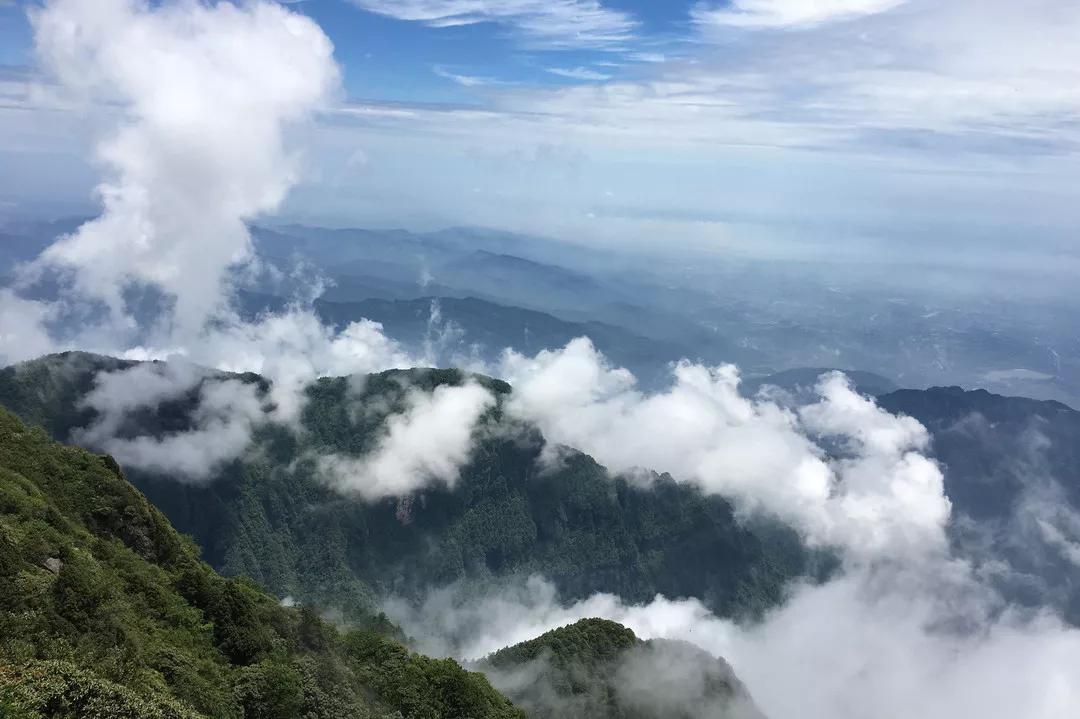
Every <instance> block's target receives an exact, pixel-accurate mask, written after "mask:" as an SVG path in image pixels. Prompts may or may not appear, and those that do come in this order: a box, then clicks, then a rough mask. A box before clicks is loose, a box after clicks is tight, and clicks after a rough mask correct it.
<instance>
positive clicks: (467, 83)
mask: <svg viewBox="0 0 1080 719" xmlns="http://www.w3.org/2000/svg"><path fill="white" fill-rule="evenodd" d="M433 72H434V73H435V74H436V75H438V76H439V77H441V78H445V79H447V80H450V81H451V82H455V83H457V84H458V85H461V86H462V87H483V86H484V85H497V84H499V81H498V80H496V79H495V78H491V77H480V76H478V75H462V74H460V73H456V72H451V71H450V70H447V69H446V68H445V67H442V66H441V65H436V66H435V67H434V68H433Z"/></svg>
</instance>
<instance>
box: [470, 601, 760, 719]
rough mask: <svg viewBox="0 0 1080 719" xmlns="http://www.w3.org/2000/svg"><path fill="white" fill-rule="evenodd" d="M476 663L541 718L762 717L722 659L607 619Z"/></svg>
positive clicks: (575, 626) (558, 631) (563, 630)
mask: <svg viewBox="0 0 1080 719" xmlns="http://www.w3.org/2000/svg"><path fill="white" fill-rule="evenodd" d="M477 668H479V669H481V670H482V671H483V672H485V673H486V674H487V676H488V677H489V678H490V679H491V681H492V682H493V683H494V684H495V685H496V686H497V687H499V688H500V690H501V691H503V692H504V693H505V694H506V695H507V696H509V697H510V698H511V699H513V701H514V702H515V703H516V704H518V705H519V706H521V707H522V708H524V709H525V710H526V711H528V713H529V716H530V717H534V718H535V719H761V713H760V712H758V710H757V709H756V708H755V707H754V703H753V701H752V700H751V698H750V695H749V694H748V693H747V691H746V689H745V687H743V685H742V683H741V682H740V681H739V680H738V679H737V678H736V677H735V674H734V672H733V671H732V670H731V667H729V666H728V664H727V662H725V661H724V660H722V659H717V658H716V657H713V656H711V655H710V654H708V653H707V652H705V651H703V650H701V649H699V648H698V647H695V646H694V645H692V644H687V643H685V642H678V641H668V640H662V639H652V640H648V641H642V640H641V639H638V638H637V637H636V636H635V635H634V632H632V631H631V630H629V629H627V628H625V627H623V626H620V625H619V624H616V623H614V622H610V621H605V620H601V619H583V620H581V621H579V622H577V623H576V624H573V625H571V626H567V627H562V628H561V629H555V630H553V631H550V632H548V633H546V634H544V635H542V636H540V637H537V638H536V639H532V640H530V641H526V642H522V643H521V644H516V645H514V646H512V647H508V648H506V649H502V650H500V651H498V652H496V653H494V654H492V655H491V656H489V657H487V658H485V659H484V660H482V661H480V662H478V664H477Z"/></svg>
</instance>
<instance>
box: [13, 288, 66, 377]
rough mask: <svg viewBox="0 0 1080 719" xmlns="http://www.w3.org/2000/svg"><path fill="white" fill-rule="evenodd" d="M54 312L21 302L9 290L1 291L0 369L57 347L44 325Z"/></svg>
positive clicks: (21, 300) (33, 302)
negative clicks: (0, 366)
mask: <svg viewBox="0 0 1080 719" xmlns="http://www.w3.org/2000/svg"><path fill="white" fill-rule="evenodd" d="M55 310H56V308H54V307H52V306H50V305H48V304H46V303H42V302H35V301H33V300H26V299H22V298H21V297H19V296H18V295H16V294H15V293H14V292H12V291H11V290H9V289H0V365H2V366H6V365H9V364H14V363H15V362H22V361H23V360H28V359H32V358H34V357H38V356H40V355H43V354H46V353H48V352H52V351H54V349H55V347H56V345H55V343H54V342H53V340H52V338H51V337H50V336H49V333H48V331H47V330H46V329H45V323H46V322H47V321H49V320H50V319H51V318H52V317H53V316H55V314H56V311H55Z"/></svg>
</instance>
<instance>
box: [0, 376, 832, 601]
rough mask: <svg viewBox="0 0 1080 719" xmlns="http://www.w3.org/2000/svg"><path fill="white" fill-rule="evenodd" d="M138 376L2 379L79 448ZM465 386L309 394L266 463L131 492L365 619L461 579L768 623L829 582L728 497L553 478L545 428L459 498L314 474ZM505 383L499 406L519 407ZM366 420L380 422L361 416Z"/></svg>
mask: <svg viewBox="0 0 1080 719" xmlns="http://www.w3.org/2000/svg"><path fill="white" fill-rule="evenodd" d="M127 366H131V365H126V364H125V365H120V364H117V361H116V360H110V359H107V358H96V357H94V356H92V355H61V356H52V357H47V358H43V359H41V360H36V361H33V362H30V363H25V364H23V365H19V366H17V367H11V368H7V369H5V370H2V371H0V404H3V405H6V406H7V407H9V408H10V409H12V410H13V411H15V412H16V413H17V414H19V415H20V416H21V417H24V418H25V419H27V420H28V421H30V422H34V423H39V424H42V425H43V426H45V427H46V428H47V429H48V431H49V432H50V433H51V434H53V436H54V437H56V438H57V439H60V440H68V439H70V438H71V437H72V435H73V430H75V429H76V428H78V427H82V426H86V425H87V424H89V423H90V422H92V421H93V419H94V417H93V412H92V410H86V409H80V401H81V398H82V397H84V396H85V395H86V392H88V391H89V390H90V388H91V387H92V386H93V381H94V377H95V376H96V373H97V372H98V371H99V370H102V369H104V370H111V369H115V368H117V367H127ZM241 379H242V381H246V382H260V381H265V380H261V378H258V377H257V376H254V375H250V376H244V377H242V378H241ZM464 379H465V375H463V374H462V373H460V372H457V371H453V370H444V371H409V372H389V373H382V374H379V375H373V376H370V377H368V378H366V380H365V381H363V382H362V383H357V382H351V381H350V380H349V379H347V378H325V379H322V380H319V381H317V382H316V383H314V384H313V385H312V386H311V387H310V388H309V389H308V395H307V405H306V407H305V409H304V412H303V419H302V425H303V428H304V432H303V433H302V436H297V435H295V434H293V433H292V432H289V431H285V430H283V429H281V428H276V427H272V426H270V427H265V428H262V429H260V430H259V431H258V432H257V435H256V444H257V446H258V449H257V451H252V452H249V453H248V454H247V455H245V457H244V458H242V459H241V460H238V461H235V462H232V463H230V464H228V465H227V466H225V467H223V468H222V470H221V471H220V472H218V473H217V474H216V475H215V476H214V477H213V478H212V480H213V481H211V482H208V483H204V484H200V485H191V484H183V483H180V482H177V481H175V480H174V479H172V478H170V477H167V476H161V475H154V474H148V473H145V472H138V471H134V470H128V476H129V478H130V479H131V481H132V482H133V483H134V484H135V485H136V486H137V487H138V488H139V489H140V490H141V491H143V492H144V493H145V494H146V495H147V496H148V497H149V498H150V500H151V501H152V502H153V503H154V504H155V505H156V506H158V507H159V508H160V509H161V510H162V511H163V512H165V514H166V515H167V516H168V517H169V519H170V520H171V521H172V522H173V524H174V525H175V526H176V527H177V528H178V529H179V530H180V531H182V532H184V533H185V534H189V535H190V536H192V537H193V538H194V539H195V541H196V543H197V544H198V545H199V546H200V547H201V548H202V550H203V556H204V557H205V558H206V560H207V561H208V562H209V563H210V564H211V565H212V566H213V567H215V569H218V570H219V571H221V572H223V573H224V574H226V575H228V576H248V577H251V578H252V579H254V580H255V581H257V582H258V583H259V584H260V585H262V586H264V587H266V588H267V589H268V590H270V591H271V592H272V593H274V594H276V595H277V596H280V597H286V596H289V597H293V598H295V599H297V600H299V601H302V602H311V603H315V604H318V605H320V606H326V607H333V608H335V609H339V610H341V611H343V612H344V613H345V616H347V617H351V618H353V619H355V620H358V621H363V620H364V618H365V616H366V615H367V614H369V613H370V611H371V610H372V608H373V607H375V606H376V605H377V604H378V602H379V600H380V599H382V598H385V597H388V596H391V595H393V596H398V597H403V598H406V599H409V598H419V597H422V596H423V595H424V594H425V593H426V592H428V591H429V590H430V589H431V588H432V587H438V586H443V585H446V584H450V583H453V582H456V581H459V580H466V579H467V580H469V581H470V582H474V583H477V582H484V581H502V580H506V579H510V578H516V577H524V576H529V575H532V574H541V575H543V576H545V577H547V578H549V579H550V580H552V581H553V582H554V583H555V584H556V586H557V588H558V589H559V591H560V593H561V594H562V595H563V596H564V597H565V598H567V599H575V598H581V597H586V596H589V595H591V594H593V593H595V592H597V591H607V592H612V593H616V594H618V595H620V596H622V597H624V598H625V599H627V600H628V601H639V602H646V601H649V600H651V599H652V598H653V597H654V596H655V595H656V594H664V595H666V596H670V597H689V596H693V597H697V598H700V599H702V600H703V601H704V602H706V603H707V604H708V605H709V606H710V608H712V609H713V610H714V611H717V612H719V613H721V614H724V615H728V616H732V615H745V614H759V613H760V612H762V611H763V610H765V609H767V608H768V607H771V606H774V605H776V604H778V603H779V602H780V601H781V600H782V598H783V592H784V586H785V585H786V584H787V582H788V581H789V580H790V579H792V578H793V577H800V576H804V575H807V574H812V573H815V572H819V571H821V570H820V568H819V566H818V561H817V558H816V557H815V556H812V555H810V554H809V553H808V552H807V551H806V550H805V549H804V548H803V546H802V544H801V542H800V540H799V538H798V536H797V535H796V534H795V532H794V531H792V530H790V529H787V528H785V527H783V526H780V525H777V524H775V523H771V522H765V521H761V522H757V523H751V524H746V523H745V522H742V521H739V520H737V519H736V517H735V514H734V510H733V508H732V506H731V505H730V504H729V503H728V502H726V501H725V500H723V499H722V498H720V497H715V496H704V495H703V494H702V493H701V492H700V491H698V490H696V489H694V488H691V487H687V486H684V485H679V484H677V483H676V482H675V481H674V480H672V479H671V478H670V477H664V476H660V477H657V478H656V481H655V482H654V484H653V486H652V487H650V488H644V487H642V486H640V484H638V483H634V482H630V481H627V480H623V479H616V480H614V481H613V480H612V479H611V478H610V477H609V476H608V474H607V472H606V470H605V469H604V468H603V467H602V466H600V465H599V464H597V463H596V462H595V461H593V460H592V458H590V457H588V456H587V455H584V454H580V453H574V452H568V453H567V456H566V458H565V461H564V462H563V463H562V466H561V467H559V468H558V469H557V470H555V471H551V472H541V471H539V470H538V464H537V459H538V457H539V455H540V452H541V449H542V446H543V441H542V438H541V437H540V436H539V433H538V432H536V431H535V430H530V429H528V428H521V431H520V432H516V433H514V434H512V435H511V434H508V433H507V432H505V431H500V432H487V433H481V435H482V436H481V437H480V438H479V440H478V442H477V446H476V448H475V450H474V452H473V456H472V459H471V460H470V462H469V463H468V465H467V466H465V467H464V468H463V469H462V472H461V478H460V480H459V482H458V483H457V485H456V487H455V488H454V489H453V490H448V489H444V488H434V489H428V490H425V491H423V492H421V493H418V494H417V495H415V496H413V497H410V498H408V499H405V500H384V501H379V502H362V501H359V500H358V499H356V498H352V497H347V496H343V495H341V494H339V493H338V492H336V491H334V490H333V489H332V488H330V487H328V486H327V485H326V484H325V483H324V482H323V481H321V480H320V479H319V477H318V475H317V472H316V469H315V467H314V466H313V463H311V462H307V461H303V458H304V457H305V456H309V455H311V454H312V453H316V454H317V453H320V452H321V453H325V452H335V453H344V454H347V455H360V454H363V453H364V452H365V451H367V450H368V449H370V447H371V446H372V444H373V442H374V441H375V439H376V438H377V437H378V432H379V430H380V429H381V427H382V423H383V422H384V421H385V417H386V415H387V413H388V412H390V411H392V410H393V408H394V407H395V406H398V405H400V403H401V402H402V401H403V399H404V397H405V395H406V393H407V392H408V391H409V390H414V389H420V390H422V391H431V390H433V389H434V387H436V386H439V385H443V384H451V385H453V384H460V383H461V382H463V381H464ZM489 382H490V383H491V384H490V386H491V387H492V389H493V390H494V391H495V392H496V393H498V394H500V396H501V395H503V394H505V393H506V392H509V391H510V388H509V386H507V385H505V383H497V382H495V381H493V380H489ZM357 385H362V389H361V390H360V391H359V393H357V389H356V388H357ZM196 394H197V393H196ZM193 400H194V397H188V398H184V399H182V400H179V401H175V402H170V403H166V404H165V405H162V406H161V407H159V408H157V410H156V411H153V412H142V413H139V414H138V415H137V417H136V420H135V421H134V422H132V426H131V427H128V428H122V431H129V430H130V431H143V432H149V433H151V434H153V433H154V432H159V431H164V429H166V428H167V429H170V430H176V429H177V428H182V427H183V426H184V418H185V416H186V414H188V413H190V406H189V405H188V404H186V403H189V402H191V401H193ZM357 406H360V407H368V408H380V409H378V411H372V412H362V413H357V412H354V411H351V410H352V409H353V408H355V407H357ZM498 412H499V410H498V408H496V409H495V410H493V414H492V417H491V418H490V420H491V421H492V422H498V420H499V417H498Z"/></svg>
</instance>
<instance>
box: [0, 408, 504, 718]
mask: <svg viewBox="0 0 1080 719" xmlns="http://www.w3.org/2000/svg"><path fill="white" fill-rule="evenodd" d="M383 628H384V629H385V628H386V627H383ZM0 716H3V717H5V719H7V718H8V717H12V718H13V719H30V718H35V719H36V718H39V717H56V718H67V717H80V718H81V717H87V718H91V719H98V718H100V719H114V718H116V719H119V718H124V719H135V718H142V717H148V718H149V717H162V718H165V719H174V718H175V719H191V718H195V717H215V718H222V719H231V718H237V719H239V718H240V717H244V718H245V719H256V718H258V719H293V718H300V717H303V718H304V719H338V718H341V717H415V718H416V719H429V718H430V719H435V718H437V717H472V718H474V719H480V718H482V717H491V718H493V719H494V718H499V719H501V718H503V717H506V718H510V717H521V716H523V714H522V713H521V712H520V711H519V710H518V709H516V708H515V707H513V706H512V705H511V704H510V702H509V701H507V700H506V699H505V698H504V697H502V696H501V695H500V694H499V693H498V692H496V691H495V690H494V689H493V688H492V687H491V685H490V684H489V683H488V682H487V680H485V679H484V677H483V676H481V675H480V674H476V673H471V672H467V671H465V670H464V669H462V668H461V667H460V666H459V665H458V664H456V663H455V662H453V661H451V660H436V659H430V658H427V657H424V656H420V655H417V654H414V653H412V652H410V651H409V650H407V649H406V648H405V647H403V646H402V645H400V644H398V643H397V642H396V641H394V640H393V639H391V638H388V637H387V636H385V635H384V633H383V632H380V631H378V628H377V627H372V626H369V627H365V628H356V629H352V630H351V631H348V632H345V633H340V632H339V631H338V630H337V629H335V628H334V627H333V626H331V625H329V624H327V623H326V622H324V621H323V620H322V619H320V617H319V616H318V615H317V614H316V613H315V612H314V611H312V610H311V609H307V608H300V609H295V608H289V607H283V606H281V604H280V603H279V602H278V601H277V600H276V599H274V598H273V597H271V596H270V595H268V594H266V593H265V592H263V591H262V590H260V589H259V588H257V587H256V586H255V585H254V584H252V583H251V582H250V581H247V580H242V579H227V578H224V577H221V576H219V575H218V574H217V573H215V572H214V571H213V570H212V569H211V568H210V567H209V566H208V565H206V564H204V563H203V562H201V561H200V560H199V558H198V551H197V549H196V547H195V546H194V544H193V543H192V542H190V541H189V540H187V539H186V538H184V537H182V536H181V535H180V534H178V533H177V532H176V531H175V530H174V529H173V528H172V526H171V525H170V523H169V522H168V520H167V519H166V518H165V516H164V515H163V514H162V513H161V512H159V511H158V510H157V509H155V508H154V507H153V506H152V505H151V504H150V503H149V502H148V501H147V499H146V498H145V497H144V496H143V495H142V494H141V493H139V492H138V491H137V490H136V489H135V488H134V487H132V486H131V485H130V484H129V483H128V482H127V481H126V480H125V479H124V477H123V475H122V473H121V472H120V468H119V467H118V466H117V465H116V463H115V462H113V461H112V460H111V459H110V458H108V457H101V456H98V455H94V454H91V453H89V452H86V451H83V450H81V449H76V448H72V447H67V446H62V445H59V444H56V443H54V442H53V441H52V440H51V439H50V438H49V437H48V436H47V435H46V433H45V432H44V431H43V430H41V429H30V428H28V427H27V426H25V425H24V424H23V423H22V422H21V421H19V420H18V419H17V418H16V417H15V416H14V415H12V414H11V413H9V412H7V411H4V410H0Z"/></svg>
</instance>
